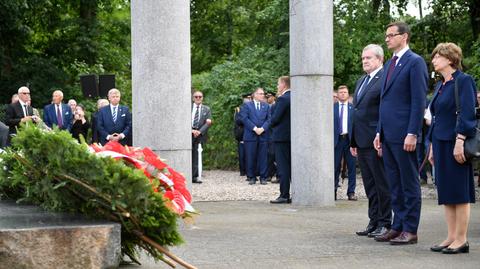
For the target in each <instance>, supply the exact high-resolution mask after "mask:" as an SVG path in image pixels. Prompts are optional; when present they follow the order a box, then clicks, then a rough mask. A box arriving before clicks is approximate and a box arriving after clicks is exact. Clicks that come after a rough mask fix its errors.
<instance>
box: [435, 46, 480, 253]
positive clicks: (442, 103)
mask: <svg viewBox="0 0 480 269" xmlns="http://www.w3.org/2000/svg"><path fill="white" fill-rule="evenodd" d="M461 62H462V50H461V49H460V48H459V47H458V46H457V45H455V44H453V43H440V44H438V45H437V47H436V48H435V49H434V50H433V53H432V64H433V67H434V69H435V71H437V72H439V73H440V74H441V75H442V78H443V81H439V82H438V84H437V85H436V87H435V93H434V95H433V98H432V101H431V104H430V111H431V113H432V117H433V119H434V120H433V122H432V126H431V128H430V133H429V138H430V141H431V142H432V144H431V150H430V156H429V160H430V162H431V163H432V164H435V180H436V183H437V192H438V204H439V205H444V207H445V218H446V222H447V228H448V229H447V230H448V232H447V238H446V239H445V240H443V242H441V243H440V244H438V245H435V246H433V247H431V250H432V251H434V252H443V253H445V254H457V253H468V252H469V248H470V247H469V244H468V241H467V230H468V222H469V219H470V203H475V186H474V182H473V166H472V163H471V162H467V160H466V158H465V154H464V143H465V139H466V138H470V137H474V136H475V133H476V127H477V118H476V113H475V103H476V94H477V89H476V85H475V81H474V79H473V78H472V77H471V76H469V75H467V74H465V73H463V72H461V71H460V69H461V68H462V65H461ZM455 88H457V89H458V102H459V108H460V109H459V111H457V106H456V101H455V99H456V96H455Z"/></svg>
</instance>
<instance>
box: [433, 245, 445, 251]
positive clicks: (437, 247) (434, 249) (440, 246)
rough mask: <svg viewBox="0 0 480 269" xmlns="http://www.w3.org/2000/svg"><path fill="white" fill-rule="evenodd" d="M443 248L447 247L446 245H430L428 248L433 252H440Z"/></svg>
mask: <svg viewBox="0 0 480 269" xmlns="http://www.w3.org/2000/svg"><path fill="white" fill-rule="evenodd" d="M444 248H448V246H442V245H435V246H433V247H430V250H431V251H433V252H442V250H443V249H444Z"/></svg>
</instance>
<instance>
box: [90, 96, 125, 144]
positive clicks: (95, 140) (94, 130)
mask: <svg viewBox="0 0 480 269" xmlns="http://www.w3.org/2000/svg"><path fill="white" fill-rule="evenodd" d="M109 104H110V103H109V102H108V100H107V99H98V100H97V111H96V112H95V113H93V114H92V118H91V120H90V122H91V123H92V143H99V142H100V138H99V137H100V135H99V134H98V128H97V118H98V111H100V109H101V108H102V107H105V106H108V105H109ZM130 134H131V132H130Z"/></svg>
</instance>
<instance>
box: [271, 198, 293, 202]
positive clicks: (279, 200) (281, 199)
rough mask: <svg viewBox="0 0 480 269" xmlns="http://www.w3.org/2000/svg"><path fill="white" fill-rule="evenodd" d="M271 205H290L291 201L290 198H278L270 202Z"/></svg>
mask: <svg viewBox="0 0 480 269" xmlns="http://www.w3.org/2000/svg"><path fill="white" fill-rule="evenodd" d="M270 203H271V204H290V203H292V200H291V199H290V198H288V199H287V198H283V197H278V198H277V199H275V200H270Z"/></svg>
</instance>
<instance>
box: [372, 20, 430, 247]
mask: <svg viewBox="0 0 480 269" xmlns="http://www.w3.org/2000/svg"><path fill="white" fill-rule="evenodd" d="M410 36H411V34H410V27H409V26H408V24H406V23H404V22H394V23H391V24H389V25H388V26H387V28H386V34H385V41H386V43H387V47H388V49H390V50H391V51H393V57H392V59H390V60H389V61H387V63H386V64H385V72H386V74H385V75H384V78H383V79H382V92H381V97H380V120H379V124H378V127H377V135H376V137H375V140H374V147H375V148H376V149H377V150H378V151H379V152H381V153H382V154H383V160H384V165H385V174H386V176H387V179H388V182H389V188H390V194H391V201H392V202H391V204H392V209H393V213H394V217H393V223H392V227H391V229H390V230H389V231H388V232H386V233H385V234H382V235H380V236H377V237H375V240H376V241H380V242H387V241H389V242H390V244H392V245H401V244H415V243H417V240H418V238H417V230H418V224H419V222H420V209H421V204H422V198H421V190H420V182H419V179H418V162H417V155H416V152H415V147H416V145H417V137H418V136H420V133H421V129H422V119H423V113H424V108H425V102H426V101H425V100H426V92H427V83H428V73H427V65H426V64H425V61H424V60H423V59H422V58H421V57H420V56H418V55H417V54H415V53H414V52H412V51H411V50H410V48H409V47H408V42H409V41H410Z"/></svg>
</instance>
